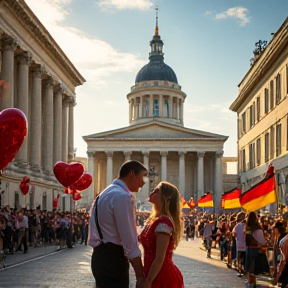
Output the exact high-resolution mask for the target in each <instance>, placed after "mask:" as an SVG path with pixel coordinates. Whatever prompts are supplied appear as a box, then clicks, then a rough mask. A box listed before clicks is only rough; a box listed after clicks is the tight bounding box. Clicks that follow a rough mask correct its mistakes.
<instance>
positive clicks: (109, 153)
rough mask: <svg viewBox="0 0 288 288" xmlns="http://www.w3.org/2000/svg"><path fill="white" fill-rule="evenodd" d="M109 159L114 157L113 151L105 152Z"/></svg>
mask: <svg viewBox="0 0 288 288" xmlns="http://www.w3.org/2000/svg"><path fill="white" fill-rule="evenodd" d="M105 153H106V156H107V158H108V157H113V151H105Z"/></svg>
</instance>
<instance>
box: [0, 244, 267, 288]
mask: <svg viewBox="0 0 288 288" xmlns="http://www.w3.org/2000/svg"><path fill="white" fill-rule="evenodd" d="M200 245H201V241H200V240H199V239H196V240H195V241H194V242H193V241H188V242H186V241H181V242H180V245H179V247H178V248H177V249H176V251H175V254H174V262H175V263H176V265H177V266H178V267H179V268H180V270H181V272H182V274H183V277H184V282H185V287H186V288H192V287H193V288H202V287H203V288H204V287H205V288H209V287H213V288H218V287H221V288H234V287H235V288H240V287H241V288H244V287H245V279H244V278H238V277H237V276H236V271H234V270H232V269H228V268H227V267H226V265H225V263H222V262H220V261H219V257H218V256H219V255H218V254H219V253H218V251H217V250H214V252H213V254H212V256H213V258H212V259H207V258H206V253H205V251H203V250H201V249H199V246H200ZM91 253H92V249H91V247H89V246H85V245H80V244H78V245H76V247H75V248H74V249H71V250H70V249H69V250H63V251H59V252H56V246H47V247H43V248H30V249H29V251H28V253H27V254H23V252H22V253H21V252H17V253H16V254H14V255H8V256H7V260H6V264H7V268H5V269H0V287H19V288H20V287H21V288H25V287H40V288H42V287H53V288H54V287H55V288H58V287H59V288H60V287H79V286H80V287H81V286H82V287H85V288H95V283H94V278H93V276H92V274H91V270H90V259H91ZM133 278H134V277H133V271H132V270H131V285H130V288H135V284H134V283H135V282H134V279H133ZM258 287H260V286H258ZM264 287H268V286H264ZM115 288H117V287H115ZM163 288H165V287H163ZM175 288H177V287H175Z"/></svg>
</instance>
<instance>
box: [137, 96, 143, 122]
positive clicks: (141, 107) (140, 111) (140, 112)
mask: <svg viewBox="0 0 288 288" xmlns="http://www.w3.org/2000/svg"><path fill="white" fill-rule="evenodd" d="M142 115H143V101H142V97H139V116H138V117H139V118H141V117H142Z"/></svg>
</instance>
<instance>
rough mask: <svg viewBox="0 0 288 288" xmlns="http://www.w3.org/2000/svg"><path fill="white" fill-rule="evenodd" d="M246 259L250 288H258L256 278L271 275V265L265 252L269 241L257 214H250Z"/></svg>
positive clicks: (246, 232) (248, 218)
mask: <svg viewBox="0 0 288 288" xmlns="http://www.w3.org/2000/svg"><path fill="white" fill-rule="evenodd" d="M245 244H246V259H245V271H247V280H248V286H247V287H248V288H250V287H254V288H255V287H256V276H255V275H258V274H260V273H263V272H266V273H269V272H270V271H269V270H270V269H269V264H268V261H267V257H266V253H265V250H267V248H268V246H267V241H266V239H265V237H264V231H263V229H262V227H261V225H260V223H259V221H258V215H257V214H256V213H255V212H249V214H248V216H247V223H246V228H245Z"/></svg>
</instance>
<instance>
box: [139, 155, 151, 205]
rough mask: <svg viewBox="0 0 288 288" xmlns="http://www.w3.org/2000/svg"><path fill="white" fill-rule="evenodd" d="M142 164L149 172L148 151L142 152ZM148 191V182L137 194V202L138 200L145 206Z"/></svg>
mask: <svg viewBox="0 0 288 288" xmlns="http://www.w3.org/2000/svg"><path fill="white" fill-rule="evenodd" d="M142 153H143V164H144V166H145V167H146V168H147V170H148V171H149V151H143V152H142ZM149 190H150V185H149V182H148V183H145V184H144V185H143V187H142V188H141V191H140V192H138V193H137V200H139V201H140V202H141V203H146V204H147V201H146V200H147V199H148V197H149Z"/></svg>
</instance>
